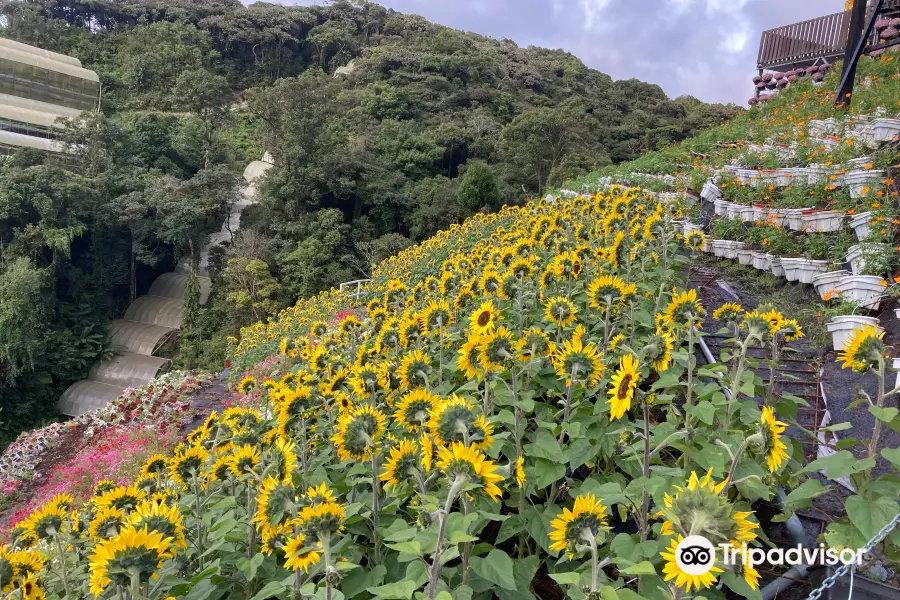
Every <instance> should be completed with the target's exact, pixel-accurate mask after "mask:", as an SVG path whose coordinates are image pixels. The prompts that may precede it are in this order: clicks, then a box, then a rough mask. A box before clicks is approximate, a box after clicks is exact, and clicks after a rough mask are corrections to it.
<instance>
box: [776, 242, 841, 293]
mask: <svg viewBox="0 0 900 600" xmlns="http://www.w3.org/2000/svg"><path fill="white" fill-rule="evenodd" d="M803 247H804V250H803V253H804V255H805V258H797V259H794V260H793V261H792V265H791V266H792V267H793V268H795V269H796V270H797V271H796V277H797V281H799V282H800V283H812V280H813V277H815V276H816V275H821V274H822V273H826V272H827V271H828V267H829V266H830V265H831V261H830V260H829V257H828V240H827V239H826V236H825V234H822V233H809V234H807V235H806V236H804V239H803ZM785 277H787V279H788V281H791V278H790V277H788V275H787V267H785Z"/></svg>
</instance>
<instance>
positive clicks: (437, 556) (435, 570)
mask: <svg viewBox="0 0 900 600" xmlns="http://www.w3.org/2000/svg"><path fill="white" fill-rule="evenodd" d="M465 484H466V478H465V477H464V476H462V475H457V476H456V478H455V479H454V480H453V483H452V484H451V485H450V489H449V490H448V491H447V500H446V501H445V502H444V510H443V511H442V512H441V514H440V517H439V519H440V522H439V524H438V537H437V545H435V547H434V555H433V556H432V559H431V573H430V574H429V579H428V598H429V600H434V598H435V596H437V584H438V579H439V578H440V576H441V550H442V549H443V548H442V546H443V545H444V534H445V533H446V531H447V517H448V516H449V514H450V509H451V508H452V507H453V503H454V502H455V501H456V496H457V495H459V492H460V491H461V490H462V488H463V486H464V485H465Z"/></svg>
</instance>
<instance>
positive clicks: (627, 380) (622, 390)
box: [616, 373, 634, 400]
mask: <svg viewBox="0 0 900 600" xmlns="http://www.w3.org/2000/svg"><path fill="white" fill-rule="evenodd" d="M633 379H634V376H633V375H631V374H630V373H626V374H625V375H624V376H623V377H622V381H621V382H620V383H619V389H618V391H617V392H616V396H617V397H618V398H619V400H624V399H625V398H626V397H627V396H628V390H629V389H630V388H631V382H632V380H633Z"/></svg>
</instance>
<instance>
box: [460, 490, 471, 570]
mask: <svg viewBox="0 0 900 600" xmlns="http://www.w3.org/2000/svg"><path fill="white" fill-rule="evenodd" d="M462 502H463V514H464V515H465V516H469V511H470V510H471V507H470V506H469V500H468V498H466V497H465V496H463V498H462ZM471 555H472V542H466V543H465V544H463V556H462V584H463V585H468V584H469V557H470V556H471Z"/></svg>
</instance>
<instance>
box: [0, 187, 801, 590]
mask: <svg viewBox="0 0 900 600" xmlns="http://www.w3.org/2000/svg"><path fill="white" fill-rule="evenodd" d="M672 213H673V210H672V209H671V207H669V206H668V205H666V204H661V203H659V202H658V201H657V200H656V199H655V197H654V196H653V195H652V194H650V193H648V192H645V191H641V190H638V189H634V188H623V187H613V188H611V189H609V190H608V191H605V192H601V193H597V194H595V195H593V196H579V197H576V198H570V199H567V200H559V201H555V202H552V203H550V202H535V203H530V204H528V205H525V206H522V207H515V208H511V207H507V208H505V209H504V210H502V211H500V212H499V213H497V214H491V215H478V216H476V217H474V218H472V219H470V220H468V221H466V222H465V223H464V224H462V225H461V226H457V227H454V228H452V229H450V230H449V231H445V232H442V233H441V234H439V235H438V236H436V237H434V238H432V239H431V240H429V241H427V242H426V243H423V244H421V245H419V246H415V247H412V248H410V249H407V250H406V251H404V252H402V253H401V254H399V255H397V256H395V257H393V258H391V259H388V260H387V261H385V262H384V263H382V264H381V265H379V266H377V267H376V269H375V275H374V276H373V280H372V282H371V283H370V284H369V287H368V289H367V291H366V293H367V295H366V297H365V298H364V299H363V300H360V301H359V302H358V303H354V302H353V298H348V297H347V296H344V295H341V294H339V293H338V292H337V291H333V292H331V293H327V294H322V295H320V296H318V297H315V298H312V299H309V300H306V301H302V302H301V303H299V304H298V305H296V306H295V307H292V308H291V309H288V310H286V311H284V312H283V313H282V314H281V315H280V317H279V318H278V319H277V320H272V321H270V322H268V323H260V324H257V325H255V326H252V327H250V328H247V329H245V330H244V331H243V334H242V337H241V339H240V340H235V341H234V351H233V352H234V367H233V372H235V373H237V375H235V379H234V381H233V384H234V385H235V386H236V387H238V388H239V389H240V391H241V392H242V393H243V394H244V395H245V396H244V400H245V403H244V404H243V405H241V406H237V407H233V408H229V409H228V410H226V411H224V412H223V413H222V414H216V413H213V414H212V415H211V416H210V417H209V419H208V420H207V421H206V422H205V424H203V426H202V427H200V428H199V429H196V430H195V431H194V432H193V433H191V434H190V435H189V436H188V438H187V439H186V440H185V442H184V443H183V444H182V445H180V446H179V447H177V448H176V449H175V451H174V454H173V455H171V456H162V455H156V456H153V457H151V458H150V459H149V460H148V461H147V462H146V464H145V465H144V467H143V469H142V471H141V474H140V477H139V478H138V479H137V480H135V481H131V482H112V481H103V482H100V483H99V484H98V485H97V487H96V489H95V490H94V493H93V497H92V498H91V499H90V500H89V501H88V502H87V503H84V504H81V503H76V502H74V500H73V499H72V498H71V497H68V496H66V495H60V496H57V497H55V498H53V499H52V500H51V501H49V502H48V503H46V504H45V505H44V506H42V507H41V508H39V509H38V510H36V511H35V512H34V513H33V514H31V515H30V516H29V517H28V518H27V519H26V520H24V521H22V522H21V523H19V524H18V526H17V527H16V528H15V530H14V531H13V532H12V536H11V539H10V540H9V544H8V545H7V546H2V547H0V588H2V590H3V592H5V593H8V594H9V597H10V598H17V599H18V598H21V599H23V600H24V599H30V598H45V597H50V598H92V597H94V598H115V599H126V598H128V599H141V600H144V599H150V598H153V599H157V598H159V599H168V598H187V599H200V598H204V599H205V598H211V599H217V598H242V599H253V600H264V599H266V598H298V599H299V598H312V597H316V598H321V599H323V600H341V599H349V598H380V599H384V600H392V599H397V600H400V599H405V600H411V599H412V598H417V599H420V600H425V599H427V600H434V599H435V598H441V600H456V599H459V600H471V599H472V598H474V597H478V598H488V597H499V598H502V599H504V600H527V599H530V598H535V597H541V598H561V597H571V598H577V599H581V598H591V599H595V598H601V597H602V598H613V599H615V598H622V599H624V600H628V599H634V598H659V599H663V598H682V597H687V596H689V595H693V594H695V593H697V592H698V591H702V594H703V595H704V596H706V597H710V598H713V597H719V598H722V597H724V593H725V591H724V590H725V589H726V588H727V589H730V590H732V591H733V592H734V593H736V594H738V595H739V596H744V597H755V596H758V591H757V590H758V586H759V582H760V574H759V573H757V572H756V571H755V570H754V569H752V568H750V567H748V566H743V565H742V564H741V563H740V562H738V563H737V564H732V565H728V566H725V565H718V564H717V566H716V567H714V568H713V570H712V571H710V572H709V573H708V574H706V575H703V576H694V575H691V574H689V573H686V572H684V571H683V570H682V569H681V568H679V566H678V563H677V561H676V560H675V558H674V554H673V548H674V547H675V545H676V544H677V543H678V542H679V540H681V539H682V538H683V537H685V536H689V535H703V536H705V537H707V538H708V539H709V540H711V541H712V542H713V543H714V544H717V545H718V544H735V545H739V544H741V543H748V544H757V545H759V544H763V543H764V542H765V540H766V533H765V531H764V530H763V528H762V527H761V524H760V522H759V520H758V519H757V517H756V516H755V514H754V511H753V510H752V508H751V505H754V503H757V502H758V501H761V500H764V501H765V500H773V499H774V498H775V497H776V494H777V492H778V490H779V489H781V488H788V489H794V488H797V489H798V493H792V494H791V495H790V496H788V508H787V511H788V513H787V514H786V515H785V517H786V516H788V515H789V514H790V510H791V508H790V507H791V506H792V505H794V506H799V505H800V504H802V503H803V501H804V500H805V499H808V497H809V495H808V494H805V491H806V488H807V486H806V485H804V486H803V487H798V486H799V485H800V483H801V480H802V479H803V478H804V477H805V476H804V475H803V465H802V461H803V452H802V449H801V446H800V444H799V442H796V441H794V440H791V439H789V438H787V437H786V436H785V435H784V434H783V432H784V428H785V423H783V422H782V421H780V420H779V416H778V415H779V413H780V412H784V413H786V414H788V415H790V414H793V412H796V406H795V405H794V403H793V402H794V401H793V400H792V399H790V398H775V397H772V392H771V390H772V387H771V386H767V385H766V383H767V382H765V381H763V380H762V379H761V378H760V376H758V375H756V374H755V373H754V371H753V370H752V369H751V368H750V366H751V364H752V363H753V361H754V359H752V358H750V357H749V356H748V355H747V348H748V347H749V346H750V345H766V346H769V347H771V348H773V349H775V350H776V351H777V350H778V349H779V348H781V347H783V346H784V345H785V344H788V343H790V341H791V340H793V339H796V338H798V337H800V336H802V335H803V333H802V331H801V330H800V327H799V326H798V324H797V323H796V322H795V321H793V320H791V319H788V318H786V317H785V316H783V315H781V314H778V313H777V312H774V311H770V312H749V313H748V312H744V311H743V310H742V309H741V308H740V307H734V306H732V307H723V309H727V314H725V313H724V312H723V314H721V315H719V318H720V319H722V320H724V321H726V322H728V323H729V324H730V325H729V326H730V331H732V332H733V334H734V339H733V343H734V350H733V354H732V356H731V357H730V359H729V360H728V361H727V364H718V365H707V366H703V365H698V364H697V360H696V358H695V353H696V346H697V344H698V340H699V338H700V336H702V327H701V324H702V322H703V319H704V316H705V309H704V307H703V305H702V303H701V302H700V300H699V299H698V297H697V294H696V292H695V291H693V290H688V289H685V285H686V275H687V273H688V271H689V264H690V262H691V260H692V257H693V256H694V255H695V253H696V251H697V248H699V247H700V246H701V245H702V243H703V239H702V235H699V236H698V235H697V234H693V235H692V236H691V237H690V238H689V239H688V240H687V242H689V243H690V245H688V244H686V242H685V240H683V239H681V236H680V235H679V234H678V232H679V231H680V227H679V226H678V225H677V224H674V223H673V214H672ZM767 394H768V395H767ZM760 402H761V404H762V406H761V405H760ZM816 483H817V482H816Z"/></svg>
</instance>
